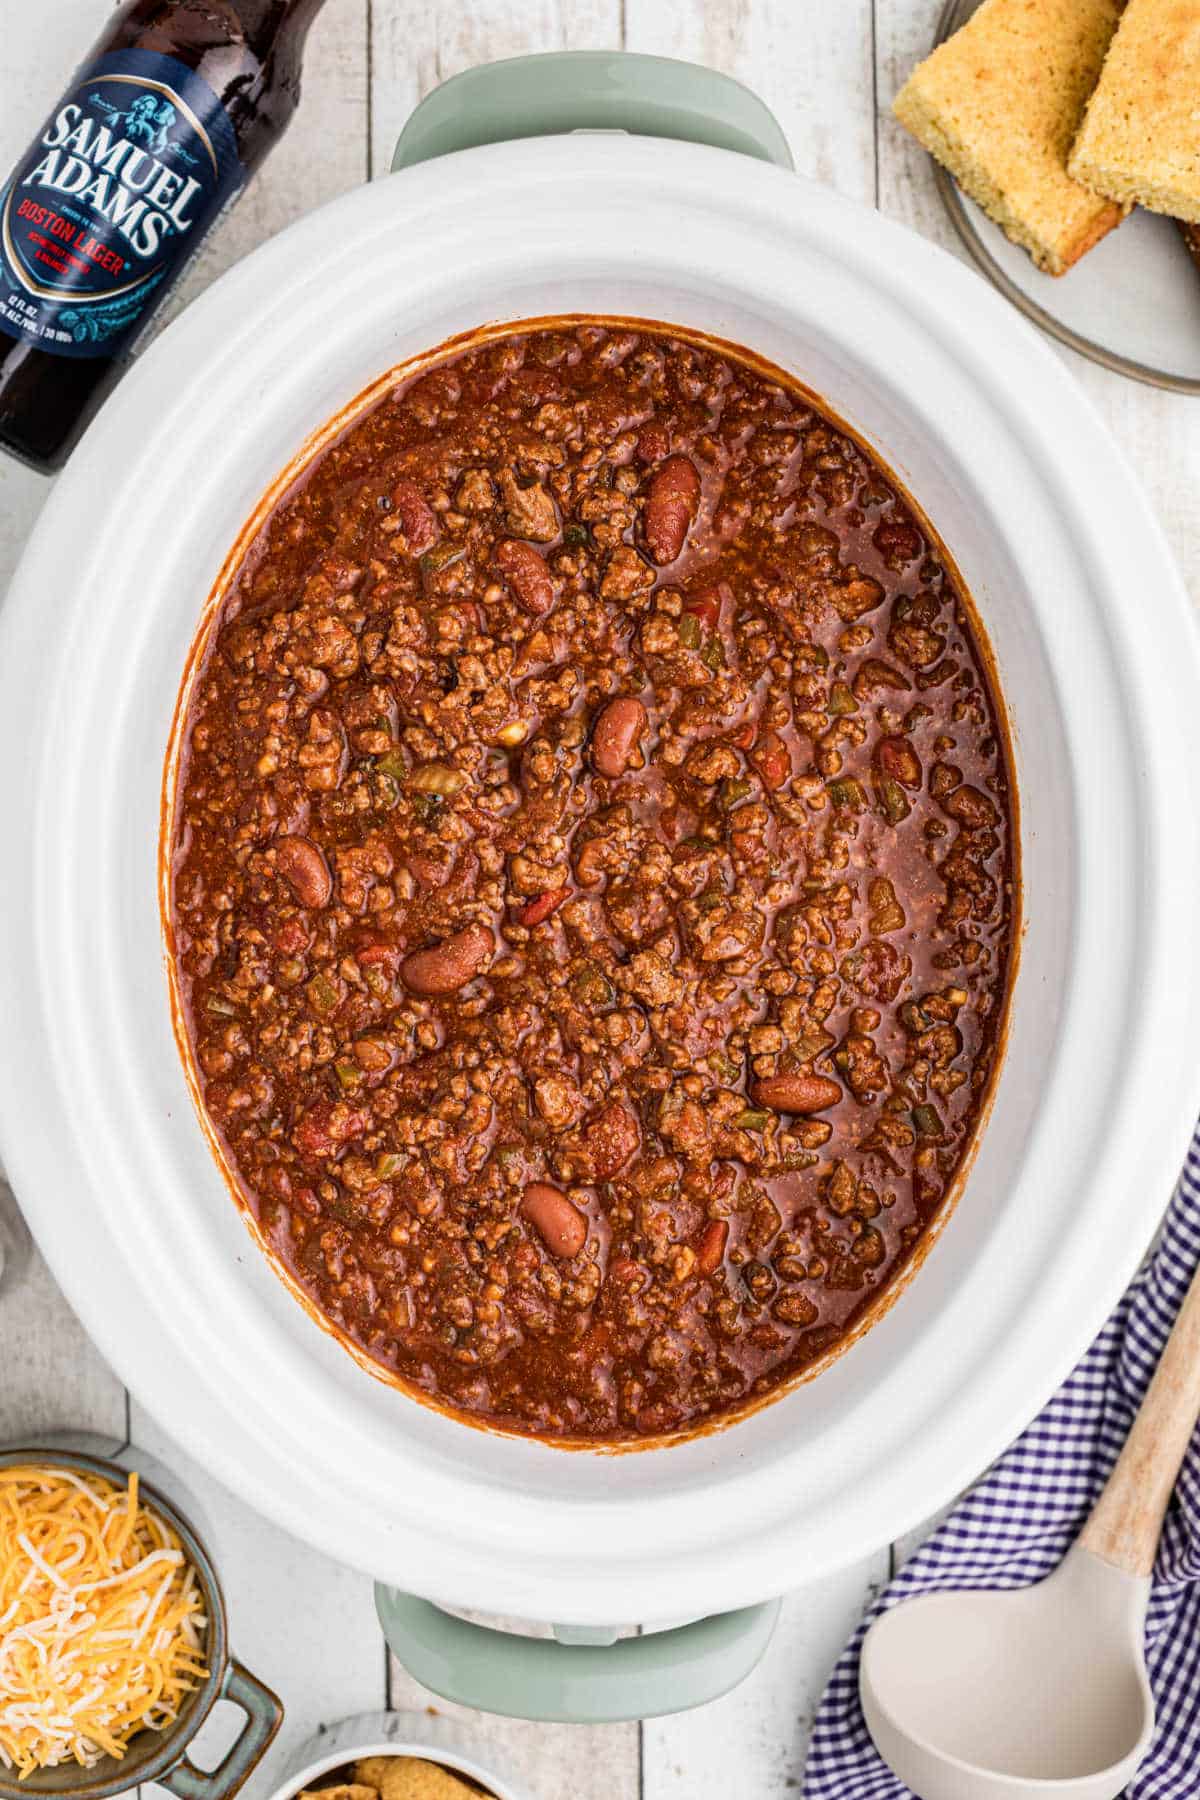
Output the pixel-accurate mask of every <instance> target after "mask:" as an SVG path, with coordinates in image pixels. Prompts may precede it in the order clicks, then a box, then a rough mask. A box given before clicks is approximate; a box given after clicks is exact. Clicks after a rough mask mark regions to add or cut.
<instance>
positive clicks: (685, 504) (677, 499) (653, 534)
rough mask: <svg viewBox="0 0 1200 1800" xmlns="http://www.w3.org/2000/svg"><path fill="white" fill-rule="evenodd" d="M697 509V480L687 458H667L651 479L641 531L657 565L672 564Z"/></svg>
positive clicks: (698, 500)
mask: <svg viewBox="0 0 1200 1800" xmlns="http://www.w3.org/2000/svg"><path fill="white" fill-rule="evenodd" d="M699 507H700V477H699V475H697V473H696V470H695V467H694V466H693V464H692V463H690V462H689V461H688V459H687V457H686V456H669V457H668V458H667V460H666V462H665V463H663V465H662V467H661V468H659V469H656V470H655V472H654V474H653V475H652V476H651V477H650V485H649V487H648V488H647V490H646V506H645V510H644V511H643V513H642V530H643V532H644V533H645V538H646V548H647V550H648V551H649V552H650V555H651V556H652V557H653V558H654V561H655V562H656V563H658V564H660V565H661V564H664V563H673V562H674V561H675V559H676V557H677V556H679V554H680V552H681V551H682V549H683V546H684V541H685V539H686V538H687V534H688V531H689V529H690V527H691V525H692V524H693V522H694V520H695V517H696V514H697V512H698V511H699Z"/></svg>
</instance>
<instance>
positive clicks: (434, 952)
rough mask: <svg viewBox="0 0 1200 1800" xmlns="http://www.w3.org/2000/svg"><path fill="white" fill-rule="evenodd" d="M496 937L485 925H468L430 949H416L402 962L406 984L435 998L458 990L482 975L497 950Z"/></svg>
mask: <svg viewBox="0 0 1200 1800" xmlns="http://www.w3.org/2000/svg"><path fill="white" fill-rule="evenodd" d="M495 949H496V940H495V938H494V937H493V935H492V933H491V931H490V930H489V929H488V927H487V926H486V925H468V926H467V927H466V929H465V930H464V931H456V932H455V933H454V936H453V937H448V938H444V939H443V940H442V942H441V943H440V944H433V945H431V946H430V948H429V949H428V950H415V951H414V952H413V954H412V955H411V956H406V957H405V959H404V961H403V962H402V963H401V965H400V973H401V975H402V976H403V978H404V985H405V987H407V988H410V989H411V990H412V992H413V993H414V994H422V995H424V996H426V997H427V998H434V997H435V996H437V995H440V994H454V993H457V991H458V989H459V988H460V987H466V985H467V983H468V981H474V979H475V977H476V976H477V975H480V974H482V972H483V970H484V969H485V968H486V967H487V965H488V964H489V962H490V961H491V959H492V956H493V955H494V953H495Z"/></svg>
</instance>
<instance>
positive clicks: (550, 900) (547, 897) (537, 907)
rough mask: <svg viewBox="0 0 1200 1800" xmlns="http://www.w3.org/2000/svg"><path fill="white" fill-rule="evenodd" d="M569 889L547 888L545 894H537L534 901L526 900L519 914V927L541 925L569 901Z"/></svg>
mask: <svg viewBox="0 0 1200 1800" xmlns="http://www.w3.org/2000/svg"><path fill="white" fill-rule="evenodd" d="M570 893H571V890H570V888H569V887H560V888H547V889H546V891H545V893H544V894H535V895H534V896H533V899H532V900H526V902H525V904H524V906H522V907H521V908H520V909H519V911H518V913H517V924H518V925H540V924H541V923H542V920H543V919H548V918H549V917H550V914H551V913H553V912H557V911H558V909H559V907H560V906H561V905H562V903H563V901H564V900H566V899H569V897H570Z"/></svg>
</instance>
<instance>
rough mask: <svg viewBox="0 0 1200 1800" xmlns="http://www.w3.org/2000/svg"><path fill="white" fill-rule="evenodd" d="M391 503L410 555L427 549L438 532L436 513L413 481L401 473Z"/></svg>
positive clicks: (417, 554) (416, 554)
mask: <svg viewBox="0 0 1200 1800" xmlns="http://www.w3.org/2000/svg"><path fill="white" fill-rule="evenodd" d="M392 505H393V506H394V507H395V509H396V516H397V517H398V519H399V520H400V529H401V530H402V531H403V533H404V541H405V542H406V544H407V545H408V548H409V553H410V554H411V555H412V556H420V555H421V553H422V551H425V550H428V549H429V546H430V545H431V544H432V543H433V541H434V539H435V538H436V537H437V534H438V525H437V514H436V513H435V512H434V510H433V508H432V506H430V504H429V502H428V500H426V498H425V496H424V494H423V493H422V492H421V490H420V488H419V487H418V486H417V484H416V482H415V481H410V480H409V478H408V476H407V475H402V476H401V477H400V480H399V481H398V482H397V483H396V485H395V487H394V488H393V489H392Z"/></svg>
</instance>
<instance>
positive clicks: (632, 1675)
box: [375, 1583, 780, 1725]
mask: <svg viewBox="0 0 1200 1800" xmlns="http://www.w3.org/2000/svg"><path fill="white" fill-rule="evenodd" d="M779 1604H780V1603H779V1601H778V1600H767V1601H764V1602H763V1603H762V1605H760V1606H745V1607H742V1608H741V1609H740V1610H739V1611H737V1612H728V1613H716V1614H714V1615H713V1616H712V1617H711V1618H707V1619H697V1620H695V1621H694V1622H693V1623H692V1624H690V1625H677V1626H675V1627H674V1629H672V1630H670V1631H654V1632H649V1633H647V1634H646V1635H645V1636H644V1637H631V1638H621V1639H619V1640H617V1641H614V1640H615V1633H614V1632H611V1631H606V1630H596V1631H591V1630H585V1629H579V1628H573V1627H567V1626H556V1627H555V1633H556V1635H555V1637H554V1638H552V1639H551V1638H529V1637H518V1636H517V1635H516V1634H515V1633H513V1632H511V1631H499V1630H497V1629H496V1628H495V1627H494V1626H491V1625H473V1624H471V1623H470V1622H469V1621H468V1620H466V1619H460V1618H458V1617H456V1616H455V1615H454V1614H453V1613H446V1612H443V1611H442V1609H441V1608H440V1607H439V1606H434V1605H433V1603H432V1602H431V1601H429V1600H421V1599H419V1598H418V1597H417V1596H416V1595H415V1594H405V1593H402V1592H401V1590H400V1589H399V1588H390V1587H384V1586H383V1585H382V1583H380V1584H377V1586H376V1588H375V1610H376V1612H377V1613H378V1614H379V1623H380V1624H381V1625H382V1627H383V1635H384V1637H385V1638H386V1639H387V1641H388V1643H389V1645H390V1646H391V1648H392V1649H393V1650H394V1651H395V1653H396V1655H397V1657H398V1658H399V1660H400V1661H401V1662H402V1663H403V1664H404V1667H405V1668H406V1669H407V1670H408V1672H409V1674H410V1675H415V1676H416V1678H417V1680H418V1681H420V1682H422V1683H423V1684H424V1686H425V1687H427V1688H432V1690H433V1692H434V1693H435V1694H440V1695H441V1696H442V1698H443V1699H444V1700H456V1701H458V1703H459V1704H460V1705H462V1706H470V1707H474V1708H475V1709H476V1710H477V1711H480V1712H493V1713H504V1714H506V1715H507V1716H508V1717H510V1718H514V1719H545V1720H552V1721H558V1722H563V1723H567V1724H572V1725H606V1724H612V1723H614V1722H616V1721H617V1720H621V1719H652V1718H657V1717H658V1716H659V1714H661V1713H675V1712H686V1711H687V1709H688V1708H689V1707H691V1706H704V1705H705V1704H706V1703H707V1702H708V1701H709V1700H716V1699H718V1698H719V1697H720V1695H722V1694H727V1693H728V1692H729V1690H730V1688H733V1687H736V1686H737V1684H738V1682H739V1681H743V1680H744V1679H745V1677H746V1676H747V1675H749V1673H750V1671H751V1669H753V1668H754V1666H755V1665H756V1663H757V1662H758V1660H759V1658H760V1657H761V1656H762V1653H763V1651H764V1650H765V1649H766V1647H767V1645H768V1644H769V1643H770V1641H771V1634H772V1632H773V1631H774V1629H775V1622H776V1620H777V1619H778V1617H779ZM563 1640H567V1641H563Z"/></svg>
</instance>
